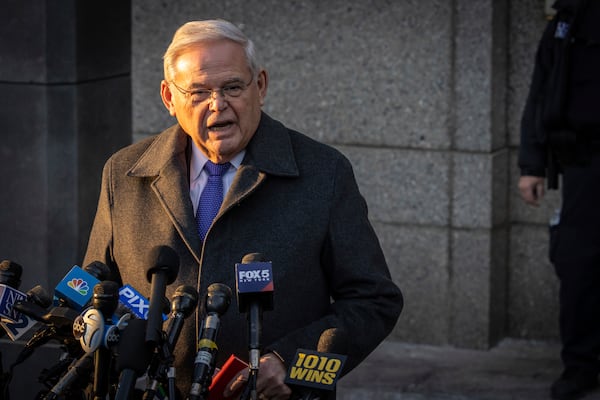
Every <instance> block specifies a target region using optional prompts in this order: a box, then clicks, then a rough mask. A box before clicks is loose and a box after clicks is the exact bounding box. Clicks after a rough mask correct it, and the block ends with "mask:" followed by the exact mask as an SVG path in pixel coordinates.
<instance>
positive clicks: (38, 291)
mask: <svg viewBox="0 0 600 400" xmlns="http://www.w3.org/2000/svg"><path fill="white" fill-rule="evenodd" d="M27 297H29V298H30V299H31V300H32V301H33V302H34V303H35V304H37V305H38V306H40V307H43V308H48V307H50V306H51V305H52V297H50V294H49V293H48V291H47V290H46V289H44V288H43V287H42V286H41V285H37V286H34V287H32V288H31V289H29V291H28V292H27Z"/></svg>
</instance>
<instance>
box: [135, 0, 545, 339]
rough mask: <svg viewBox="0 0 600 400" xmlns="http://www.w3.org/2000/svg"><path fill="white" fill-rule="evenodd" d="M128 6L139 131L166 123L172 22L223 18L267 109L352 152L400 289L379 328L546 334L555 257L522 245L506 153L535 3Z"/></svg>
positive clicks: (533, 229)
mask: <svg viewBox="0 0 600 400" xmlns="http://www.w3.org/2000/svg"><path fill="white" fill-rule="evenodd" d="M538 3H539V4H538ZM133 16H134V17H133V115H134V121H133V124H134V125H133V126H134V138H135V139H136V140H137V139H140V138H142V137H145V136H147V135H150V134H154V133H157V132H159V131H160V130H161V129H163V128H165V127H167V126H169V125H170V124H172V123H174V120H173V119H171V118H170V117H169V116H168V114H167V113H166V111H165V110H164V107H163V105H162V103H161V101H160V97H159V92H158V88H159V82H160V80H161V78H162V62H161V56H162V54H163V52H164V49H165V48H166V46H167V45H168V43H169V41H170V39H171V36H172V34H173V32H174V31H175V29H176V28H177V27H178V26H179V25H181V24H182V23H184V22H186V21H188V20H192V19H206V18H224V19H228V20H230V21H232V22H234V23H236V24H238V25H239V26H241V27H242V28H243V29H244V31H245V32H246V33H247V34H248V35H249V36H250V37H251V38H253V40H254V41H255V43H256V45H257V47H258V50H259V52H260V54H261V55H262V58H263V61H264V65H265V66H266V67H267V69H268V71H269V73H270V86H269V94H268V96H267V102H266V106H265V110H266V111H267V112H268V113H269V114H271V115H272V116H273V117H275V118H277V119H279V120H281V121H282V122H284V123H285V124H287V125H288V126H290V127H292V128H295V129H298V130H300V131H302V132H304V133H306V134H308V135H310V136H312V137H314V138H316V139H319V140H321V141H324V142H326V143H329V144H331V145H333V146H336V147H338V148H339V149H340V150H341V151H342V152H344V153H345V154H346V155H347V156H348V157H349V158H350V160H351V161H352V163H353V165H354V168H355V173H356V175H357V178H358V181H359V185H360V187H361V190H362V191H363V194H364V195H365V197H366V199H367V202H368V204H369V207H370V217H371V220H372V221H373V223H374V225H375V227H376V230H377V232H378V233H379V235H380V240H381V242H382V245H383V247H384V251H385V252H386V257H387V258H388V262H389V265H390V268H391V270H392V273H393V275H394V278H395V279H396V281H397V282H398V283H399V285H400V286H401V288H402V289H403V291H404V293H405V295H406V308H405V311H404V312H403V314H402V316H401V318H400V322H399V323H398V325H397V327H396V329H395V331H394V333H393V334H392V337H391V338H392V339H395V340H406V341H411V342H421V343H430V344H439V345H446V344H449V345H456V346H464V347H474V348H487V347H489V346H491V345H493V344H494V343H495V342H496V341H497V340H498V339H500V338H502V337H504V336H506V335H511V336H516V337H543V338H555V337H556V331H555V330H554V325H555V318H554V317H555V315H556V311H555V310H556V304H555V298H554V294H555V293H554V292H553V290H554V288H555V282H554V281H553V276H552V271H550V270H547V269H545V267H539V265H540V264H544V260H543V258H541V257H540V254H533V253H532V252H534V251H535V250H534V249H536V248H540V249H543V247H544V243H545V241H544V238H543V237H541V236H539V231H540V230H543V226H542V225H543V223H544V218H545V216H544V210H545V209H544V210H535V211H534V210H529V209H527V208H525V207H524V206H522V205H521V204H520V203H519V200H518V198H517V196H516V191H515V190H516V189H515V188H516V179H517V176H516V174H517V173H518V172H517V170H516V168H515V166H514V165H515V162H516V160H515V148H516V146H517V145H518V119H519V118H520V113H521V109H522V104H523V101H524V100H523V98H524V96H525V95H526V90H527V85H528V83H529V77H530V67H531V62H532V58H533V50H532V49H534V48H535V44H536V43H537V39H538V36H539V34H540V32H541V29H542V28H543V24H544V22H545V20H544V4H543V2H541V1H537V0H530V1H523V2H516V1H508V0H504V1H492V0H487V1H477V2H472V1H468V0H454V1H451V2H448V1H442V0H439V1H437V0H426V1H417V0H410V1H403V2H388V1H383V0H375V1H370V2H363V1H350V2H349V1H342V0H332V1H328V2H318V1H308V0H307V1H293V2H292V1H286V2H277V1H260V2H259V1H240V0H228V1H223V2H219V3H218V4H213V3H210V4H209V3H205V2H192V3H189V2H181V1H174V2H170V3H165V2H158V1H140V0H137V1H136V0H134V1H133ZM515 135H516V136H515ZM546 211H547V210H546ZM532 218H533V219H532ZM525 234H528V235H529V236H528V238H529V239H531V240H532V241H533V243H535V245H533V246H530V245H529V244H528V243H527V242H522V241H521V240H522V239H523V240H524V239H525V237H523V236H521V235H525ZM515 235H519V237H515ZM542 251H543V250H542ZM530 263H534V264H535V265H534V266H530V265H529V264H530ZM534 271H537V272H534ZM540 278H543V279H540ZM542 282H545V283H547V284H548V285H549V287H547V286H544V283H542ZM531 285H538V286H543V287H544V290H543V291H541V292H535V293H534V292H531V291H529V288H530V287H531ZM534 303H535V304H534ZM540 305H542V306H543V308H545V309H546V310H551V311H550V312H549V313H545V314H544V315H541V314H540V313H539V309H538V308H537V306H540ZM533 315H535V318H534V319H532V318H531V317H532V316H533ZM534 321H535V322H534Z"/></svg>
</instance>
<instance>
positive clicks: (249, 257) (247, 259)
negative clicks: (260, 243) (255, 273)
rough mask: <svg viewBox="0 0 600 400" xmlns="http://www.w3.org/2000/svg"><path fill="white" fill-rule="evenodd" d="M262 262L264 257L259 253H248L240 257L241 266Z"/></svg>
mask: <svg viewBox="0 0 600 400" xmlns="http://www.w3.org/2000/svg"><path fill="white" fill-rule="evenodd" d="M262 261H265V257H264V256H263V255H262V254H261V253H249V254H246V255H245V256H244V257H242V264H249V263H252V262H262Z"/></svg>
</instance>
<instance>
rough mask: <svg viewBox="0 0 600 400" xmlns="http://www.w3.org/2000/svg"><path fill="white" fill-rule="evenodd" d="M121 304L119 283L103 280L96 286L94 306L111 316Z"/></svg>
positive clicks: (93, 299) (93, 298) (106, 315)
mask: <svg viewBox="0 0 600 400" xmlns="http://www.w3.org/2000/svg"><path fill="white" fill-rule="evenodd" d="M118 304H119V284H118V283H117V282H113V281H102V282H100V283H98V284H97V285H95V286H94V294H93V297H92V306H93V307H94V308H95V309H97V310H100V311H101V312H102V314H103V315H104V316H105V317H106V318H109V317H110V316H112V315H113V313H114V312H115V310H116V309H117V305H118Z"/></svg>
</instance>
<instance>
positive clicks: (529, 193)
mask: <svg viewBox="0 0 600 400" xmlns="http://www.w3.org/2000/svg"><path fill="white" fill-rule="evenodd" d="M544 181H545V179H544V178H543V177H541V176H522V177H521V178H519V192H520V193H521V198H523V200H524V201H525V203H527V204H530V205H532V206H536V207H538V206H539V205H540V201H541V200H542V198H543V197H544V193H545V192H544Z"/></svg>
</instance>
